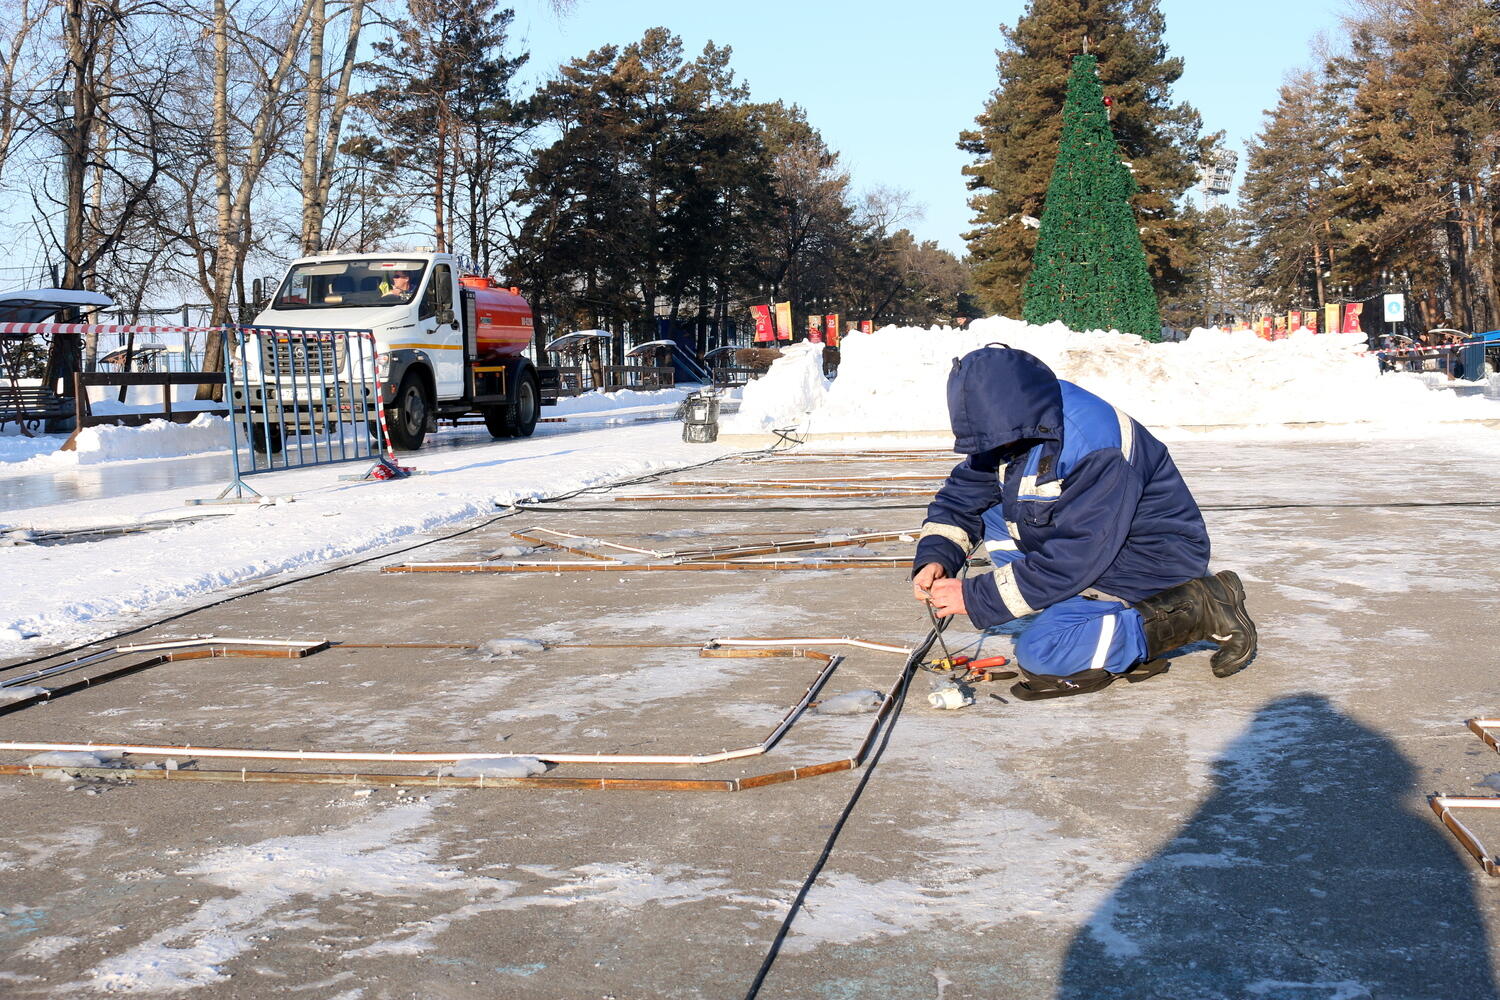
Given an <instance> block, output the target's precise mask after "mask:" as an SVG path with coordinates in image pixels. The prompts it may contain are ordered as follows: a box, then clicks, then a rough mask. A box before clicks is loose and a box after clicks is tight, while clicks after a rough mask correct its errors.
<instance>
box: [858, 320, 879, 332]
mask: <svg viewBox="0 0 1500 1000" xmlns="http://www.w3.org/2000/svg"><path fill="white" fill-rule="evenodd" d="M859 332H860V333H874V332H875V324H874V322H873V321H871V320H867V319H862V320H860V321H859Z"/></svg>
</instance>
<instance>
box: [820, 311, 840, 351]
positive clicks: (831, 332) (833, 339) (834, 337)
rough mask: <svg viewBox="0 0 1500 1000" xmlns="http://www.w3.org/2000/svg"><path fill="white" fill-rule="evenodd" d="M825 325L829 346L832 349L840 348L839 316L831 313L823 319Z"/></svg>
mask: <svg viewBox="0 0 1500 1000" xmlns="http://www.w3.org/2000/svg"><path fill="white" fill-rule="evenodd" d="M823 323H824V327H825V328H826V329H827V331H828V345H829V346H830V347H837V346H839V314H838V313H829V314H828V315H827V316H824V317H823Z"/></svg>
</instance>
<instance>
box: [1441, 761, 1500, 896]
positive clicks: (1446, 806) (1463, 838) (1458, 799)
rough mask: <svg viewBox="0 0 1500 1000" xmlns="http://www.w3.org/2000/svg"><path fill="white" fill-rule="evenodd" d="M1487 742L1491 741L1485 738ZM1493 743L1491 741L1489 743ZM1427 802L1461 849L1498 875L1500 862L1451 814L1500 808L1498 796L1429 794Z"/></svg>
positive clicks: (1488, 872) (1490, 871) (1489, 873)
mask: <svg viewBox="0 0 1500 1000" xmlns="http://www.w3.org/2000/svg"><path fill="white" fill-rule="evenodd" d="M1485 742H1487V743H1489V742H1491V741H1490V740H1488V739H1486V741H1485ZM1491 745H1493V743H1491ZM1427 804H1428V805H1430V806H1432V811H1433V812H1435V813H1437V818H1438V820H1439V821H1440V822H1441V823H1442V824H1443V825H1444V826H1446V827H1447V828H1448V830H1449V831H1450V832H1451V833H1452V834H1453V836H1455V837H1457V838H1458V842H1459V843H1460V844H1461V845H1463V849H1464V850H1466V851H1468V852H1469V853H1470V854H1472V855H1473V856H1474V860H1475V861H1478V862H1479V864H1480V866H1481V867H1483V868H1484V873H1485V874H1486V875H1490V876H1500V863H1497V859H1496V858H1495V857H1494V856H1493V855H1492V854H1490V852H1489V851H1488V850H1486V849H1485V846H1484V845H1483V844H1481V843H1480V842H1479V838H1478V837H1477V836H1475V835H1474V831H1472V830H1470V829H1469V828H1468V827H1467V826H1465V825H1464V824H1463V822H1462V821H1460V820H1459V818H1458V817H1457V816H1454V815H1453V811H1454V810H1455V809H1500V798H1489V797H1484V796H1470V795H1429V796H1428V797H1427Z"/></svg>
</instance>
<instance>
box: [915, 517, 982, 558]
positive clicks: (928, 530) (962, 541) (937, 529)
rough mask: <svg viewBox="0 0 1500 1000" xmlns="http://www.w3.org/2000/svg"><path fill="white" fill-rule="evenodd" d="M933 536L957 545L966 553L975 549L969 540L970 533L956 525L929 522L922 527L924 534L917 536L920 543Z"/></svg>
mask: <svg viewBox="0 0 1500 1000" xmlns="http://www.w3.org/2000/svg"><path fill="white" fill-rule="evenodd" d="M932 535H937V536H938V537H939V538H946V539H948V541H950V542H952V543H953V544H954V545H957V546H958V547H959V548H960V549H962V550H963V551H965V552H968V551H969V549H971V548H973V547H974V543H973V542H972V541H970V540H969V533H968V532H967V531H965V530H964V529H962V528H960V527H959V526H958V525H956V524H939V523H938V522H936V521H928V522H927V523H926V524H923V525H922V533H921V534H920V535H918V536H917V541H919V542H920V541H921V540H922V539H924V538H928V537H930V536H932Z"/></svg>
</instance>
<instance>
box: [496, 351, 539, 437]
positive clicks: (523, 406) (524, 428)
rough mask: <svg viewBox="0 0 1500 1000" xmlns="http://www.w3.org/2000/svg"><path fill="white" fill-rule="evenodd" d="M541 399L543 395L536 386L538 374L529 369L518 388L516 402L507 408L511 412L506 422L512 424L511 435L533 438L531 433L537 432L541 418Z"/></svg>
mask: <svg viewBox="0 0 1500 1000" xmlns="http://www.w3.org/2000/svg"><path fill="white" fill-rule="evenodd" d="M541 399H542V394H541V393H540V392H539V391H538V390H537V385H536V372H534V371H532V370H531V369H530V368H528V369H526V374H524V375H522V376H521V380H520V383H519V384H518V385H517V386H516V398H515V401H514V402H513V403H511V404H510V405H509V406H507V407H506V408H505V409H506V410H507V411H509V412H508V413H507V417H506V422H507V423H509V424H510V430H511V433H512V434H514V435H515V436H516V437H523V438H528V437H531V432H532V431H534V430H536V420H537V417H539V416H541V413H540V409H541Z"/></svg>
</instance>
